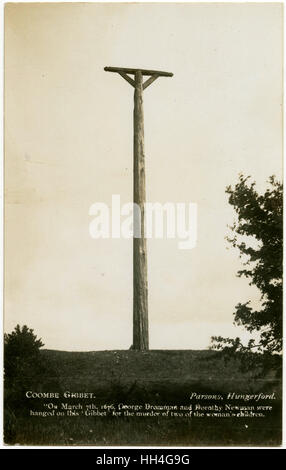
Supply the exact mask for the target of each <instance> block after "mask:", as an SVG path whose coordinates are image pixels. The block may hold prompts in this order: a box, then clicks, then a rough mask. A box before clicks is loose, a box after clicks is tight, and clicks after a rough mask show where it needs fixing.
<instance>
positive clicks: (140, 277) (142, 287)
mask: <svg viewBox="0 0 286 470" xmlns="http://www.w3.org/2000/svg"><path fill="white" fill-rule="evenodd" d="M133 171H134V188H133V197H134V203H136V204H138V206H139V207H140V212H141V214H140V218H141V220H138V218H137V216H136V213H135V211H134V233H138V231H137V229H138V224H139V223H140V222H141V227H140V230H141V237H140V238H135V237H134V238H133V348H134V349H139V350H147V349H149V332H148V283H147V246H146V238H145V237H144V203H145V194H146V192H145V155H144V115H143V79H142V73H141V71H136V73H135V91H134V167H133Z"/></svg>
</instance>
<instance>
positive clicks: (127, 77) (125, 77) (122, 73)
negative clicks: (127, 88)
mask: <svg viewBox="0 0 286 470" xmlns="http://www.w3.org/2000/svg"><path fill="white" fill-rule="evenodd" d="M118 73H119V75H121V77H122V78H124V80H126V81H127V82H128V83H130V85H132V86H134V87H135V81H134V80H133V79H132V78H131V77H129V75H127V74H126V73H124V72H121V71H120V72H119V71H118Z"/></svg>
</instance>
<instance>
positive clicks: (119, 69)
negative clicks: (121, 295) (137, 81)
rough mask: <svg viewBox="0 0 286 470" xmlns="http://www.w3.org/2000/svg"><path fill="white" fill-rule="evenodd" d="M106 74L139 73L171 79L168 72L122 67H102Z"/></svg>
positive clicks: (171, 75) (170, 74)
mask: <svg viewBox="0 0 286 470" xmlns="http://www.w3.org/2000/svg"><path fill="white" fill-rule="evenodd" d="M104 70H105V71H106V72H117V73H131V74H135V73H136V72H141V73H142V75H157V76H158V77H173V74H172V73H170V72H160V71H158V70H145V69H128V68H123V67H104Z"/></svg>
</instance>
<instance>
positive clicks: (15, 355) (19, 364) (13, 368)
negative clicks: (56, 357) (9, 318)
mask: <svg viewBox="0 0 286 470" xmlns="http://www.w3.org/2000/svg"><path fill="white" fill-rule="evenodd" d="M42 346H44V344H43V343H42V340H41V339H37V336H36V335H35V334H34V330H32V329H31V328H28V327H27V326H26V325H24V326H23V327H22V328H21V327H20V325H17V326H16V327H15V329H14V331H12V333H9V334H7V333H5V334H4V372H5V379H6V380H7V381H12V380H13V379H14V378H15V377H16V376H19V375H20V374H21V373H22V372H25V371H26V370H27V369H28V368H29V366H31V367H32V368H35V365H36V364H37V363H38V362H39V354H40V348H41V347H42Z"/></svg>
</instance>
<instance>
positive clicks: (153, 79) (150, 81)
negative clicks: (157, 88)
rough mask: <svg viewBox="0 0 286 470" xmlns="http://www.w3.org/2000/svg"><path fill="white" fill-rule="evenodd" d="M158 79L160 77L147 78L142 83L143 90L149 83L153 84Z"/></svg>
mask: <svg viewBox="0 0 286 470" xmlns="http://www.w3.org/2000/svg"><path fill="white" fill-rule="evenodd" d="M159 77H160V75H151V77H149V78H148V80H146V82H145V83H143V90H145V88H147V87H148V86H149V85H151V83H153V82H154V81H155V80H156V79H157V78H159Z"/></svg>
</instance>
